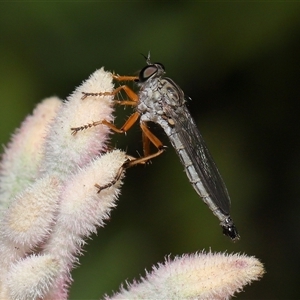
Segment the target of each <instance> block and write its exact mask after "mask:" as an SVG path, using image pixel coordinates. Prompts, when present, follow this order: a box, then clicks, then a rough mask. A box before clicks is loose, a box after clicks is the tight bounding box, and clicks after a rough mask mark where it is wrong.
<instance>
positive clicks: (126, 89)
mask: <svg viewBox="0 0 300 300" xmlns="http://www.w3.org/2000/svg"><path fill="white" fill-rule="evenodd" d="M119 77H120V76H119ZM124 77H126V78H127V77H132V78H136V77H133V76H123V77H120V78H124ZM121 90H123V91H124V92H125V93H126V95H127V96H128V98H129V100H124V101H119V100H115V103H117V104H120V105H132V106H136V105H137V104H138V100H139V97H138V95H137V94H136V93H135V92H134V91H133V90H132V89H130V88H129V87H128V86H127V85H122V86H119V87H118V88H116V89H115V90H113V91H112V92H100V93H84V92H83V94H84V95H83V96H82V98H81V99H82V100H83V99H85V98H87V97H89V96H115V95H116V94H118V93H119V92H120V91H121ZM138 118H139V113H138V112H135V113H133V114H132V115H131V116H130V117H129V118H128V120H127V121H126V122H125V124H124V125H123V126H122V127H121V128H120V129H119V128H117V127H116V126H115V125H114V124H112V123H110V122H108V121H106V120H101V121H96V122H93V123H89V124H85V125H82V126H79V127H72V128H71V130H72V135H75V134H76V133H77V132H78V131H81V130H85V129H88V128H91V127H94V126H98V125H100V124H104V125H106V126H108V127H109V128H110V129H112V130H113V131H115V132H118V133H124V132H126V131H127V130H129V129H130V128H131V127H132V125H133V124H134V123H135V122H136V121H137V119H138Z"/></svg>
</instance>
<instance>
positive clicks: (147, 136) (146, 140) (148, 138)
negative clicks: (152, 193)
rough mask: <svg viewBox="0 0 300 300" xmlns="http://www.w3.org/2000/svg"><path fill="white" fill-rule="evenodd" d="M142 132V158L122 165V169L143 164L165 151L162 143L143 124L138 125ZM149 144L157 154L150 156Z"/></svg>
mask: <svg viewBox="0 0 300 300" xmlns="http://www.w3.org/2000/svg"><path fill="white" fill-rule="evenodd" d="M140 126H141V129H142V132H143V150H144V157H140V158H136V159H134V160H130V161H128V162H126V163H125V164H124V168H129V167H132V166H134V165H137V164H144V163H146V162H147V161H149V160H151V159H152V158H154V157H157V156H159V155H161V154H162V153H163V152H164V151H165V146H164V145H163V143H162V142H161V141H160V140H159V139H158V138H157V137H156V136H155V135H154V134H153V133H152V132H151V131H150V130H149V129H148V127H147V125H146V124H145V123H144V122H141V124H140ZM150 142H151V143H152V144H153V145H154V146H155V147H156V148H157V149H158V151H157V152H155V153H153V154H150Z"/></svg>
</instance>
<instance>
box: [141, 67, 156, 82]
mask: <svg viewBox="0 0 300 300" xmlns="http://www.w3.org/2000/svg"><path fill="white" fill-rule="evenodd" d="M157 71H158V68H157V67H156V66H155V65H149V66H146V67H145V68H143V69H142V70H141V71H140V74H139V82H145V81H147V80H148V79H149V78H150V77H152V76H153V75H154V74H156V73H157Z"/></svg>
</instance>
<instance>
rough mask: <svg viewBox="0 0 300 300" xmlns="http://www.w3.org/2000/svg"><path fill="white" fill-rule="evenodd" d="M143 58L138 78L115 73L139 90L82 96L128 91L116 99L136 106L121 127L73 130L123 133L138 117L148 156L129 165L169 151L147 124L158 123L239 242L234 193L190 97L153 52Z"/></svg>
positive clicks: (198, 187) (197, 186)
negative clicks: (193, 112) (152, 57)
mask: <svg viewBox="0 0 300 300" xmlns="http://www.w3.org/2000/svg"><path fill="white" fill-rule="evenodd" d="M145 58H146V63H147V66H145V67H144V68H143V69H142V70H141V71H140V73H139V76H138V77H135V76H119V75H113V77H114V79H116V80H119V81H123V80H132V81H135V82H137V84H138V86H139V92H138V94H135V93H134V92H133V91H132V90H131V89H130V88H129V87H128V86H126V85H123V86H120V87H118V88H117V89H115V90H114V91H113V92H112V93H109V92H102V93H83V94H84V96H83V97H82V98H83V99H84V98H86V97H88V96H100V95H116V94H117V93H119V92H120V90H124V91H125V93H126V94H127V96H128V97H129V98H130V100H124V101H116V102H117V103H119V104H121V105H132V106H135V112H134V113H133V114H132V115H131V116H130V117H129V118H128V119H127V121H126V122H125V124H124V125H123V126H122V127H121V128H120V129H118V128H116V127H115V126H114V125H113V124H111V123H109V122H107V121H106V120H102V121H98V122H93V123H92V124H88V125H84V126H81V127H76V128H72V130H73V133H76V132H77V131H79V130H82V129H86V128H88V127H91V126H96V125H99V124H105V125H107V126H109V127H110V128H111V129H112V130H114V131H115V132H119V133H124V132H126V131H127V130H129V129H130V128H131V126H132V125H133V124H134V123H135V122H136V121H137V120H138V119H139V118H140V127H141V129H142V133H143V150H144V155H145V156H144V157H141V158H137V159H135V160H131V161H130V162H129V163H128V166H132V165H135V164H138V163H144V162H145V161H148V160H149V159H152V158H153V157H156V156H158V155H160V154H161V153H162V152H163V151H164V150H165V147H164V145H163V144H162V142H161V141H160V140H159V139H158V138H157V137H156V136H155V135H154V134H153V133H152V132H151V131H150V130H149V128H148V127H147V123H148V122H154V123H156V124H159V125H160V126H161V127H162V128H163V130H164V132H165V133H166V135H167V136H168V138H169V140H170V142H171V144H172V146H173V147H174V149H175V151H176V153H177V154H178V156H179V158H180V160H181V163H182V164H183V166H184V169H185V172H186V174H187V177H188V179H189V181H190V183H191V184H192V186H193V188H194V189H195V190H196V192H197V193H198V195H199V196H200V197H201V198H202V199H203V201H204V202H205V203H206V204H207V205H208V207H209V208H210V209H211V211H212V212H213V214H214V215H215V216H217V218H218V219H219V220H220V225H221V226H222V228H223V234H224V235H227V236H229V237H230V238H231V239H232V240H233V241H236V240H238V239H239V238H240V236H239V234H238V231H237V229H236V227H235V225H234V223H233V220H232V219H231V217H230V197H229V194H228V191H227V188H226V186H225V184H224V182H223V179H222V177H221V175H220V173H219V171H218V169H217V166H216V164H215V162H214V160H213V158H212V156H211V154H210V152H209V150H208V148H207V147H206V144H205V142H204V140H203V138H202V135H201V134H200V132H199V130H198V128H197V126H196V124H195V121H194V120H193V118H192V117H191V115H190V112H189V111H188V109H187V107H186V100H187V99H186V97H185V95H184V93H183V91H182V89H181V88H180V87H179V86H178V85H177V84H176V83H175V82H174V81H173V80H172V79H170V78H168V77H164V75H165V68H164V66H163V65H162V64H161V63H151V61H150V53H149V54H148V57H145ZM150 142H151V143H152V144H153V145H154V146H155V147H156V148H157V149H158V151H157V152H156V153H154V154H150Z"/></svg>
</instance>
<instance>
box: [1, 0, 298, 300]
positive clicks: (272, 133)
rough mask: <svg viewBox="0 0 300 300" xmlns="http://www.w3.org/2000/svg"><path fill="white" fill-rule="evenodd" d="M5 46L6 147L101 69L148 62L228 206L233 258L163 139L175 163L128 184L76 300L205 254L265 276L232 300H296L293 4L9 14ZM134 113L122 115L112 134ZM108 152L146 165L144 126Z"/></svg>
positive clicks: (80, 274) (93, 7)
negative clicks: (31, 119)
mask: <svg viewBox="0 0 300 300" xmlns="http://www.w3.org/2000/svg"><path fill="white" fill-rule="evenodd" d="M0 33H1V34H0V59H1V63H0V76H1V78H0V87H1V98H2V99H1V109H0V114H1V116H0V142H1V144H6V143H7V142H8V140H9V137H10V135H11V133H12V132H13V131H14V129H15V128H16V127H17V126H19V124H20V122H21V121H22V120H23V119H24V117H25V116H26V115H27V114H29V113H31V111H32V109H33V108H34V106H35V105H36V104H37V103H38V102H39V101H40V100H41V99H43V98H45V97H48V96H52V95H57V96H59V97H61V98H63V99H64V98H66V97H67V96H68V94H69V93H71V92H72V91H73V90H74V88H75V87H76V86H78V85H79V84H80V83H81V82H82V81H83V80H84V79H86V78H87V77H88V76H89V75H90V74H91V73H92V72H93V71H94V70H96V69H97V68H100V67H101V66H105V68H106V69H107V70H111V71H113V70H114V71H115V72H117V73H119V74H122V75H132V74H134V73H135V72H136V71H138V70H139V69H141V68H142V67H143V66H144V65H145V61H144V59H143V57H142V56H141V55H140V53H144V54H147V52H148V50H151V53H152V60H153V61H159V62H162V63H163V64H164V65H165V67H166V70H167V75H168V76H170V77H171V78H173V79H174V80H175V81H176V82H177V83H178V84H179V85H180V86H181V88H182V89H183V90H184V91H185V93H186V94H187V95H188V96H190V97H191V98H192V99H193V100H192V101H191V102H190V103H189V109H190V111H191V114H192V115H193V117H194V118H195V120H196V122H197V124H198V126H199V128H200V131H201V133H202V135H203V136H204V138H205V140H206V143H207V145H208V147H209V148H210V150H211V152H212V155H213V157H214V159H215V161H216V163H217V165H218V167H219V169H220V172H221V174H222V176H223V178H224V181H225V182H226V184H227V187H228V190H229V192H230V195H231V199H232V217H233V218H234V221H235V223H236V224H237V227H238V229H239V232H240V234H241V240H240V241H239V242H238V243H235V244H233V243H231V241H230V240H229V239H228V238H226V237H224V236H223V235H222V233H221V228H220V227H219V225H218V220H217V219H216V218H215V217H214V216H213V215H212V213H211V212H210V210H209V209H208V208H207V207H206V206H205V205H204V204H203V202H202V201H201V200H200V199H199V198H198V196H197V194H196V193H195V192H194V190H193V189H192V187H191V185H190V184H189V182H188V180H187V178H186V176H185V174H184V172H183V167H182V166H181V164H180V161H179V159H178V158H177V156H176V154H175V152H174V150H173V149H172V147H171V145H170V144H169V142H168V141H167V140H166V138H165V137H164V136H163V134H161V131H160V130H159V129H156V130H155V132H157V134H158V135H159V136H160V137H161V138H162V140H163V142H164V143H165V144H166V145H168V146H169V148H168V151H167V152H166V153H164V154H163V155H162V156H160V157H159V158H157V159H155V160H153V161H152V164H150V165H148V166H138V167H135V168H132V169H129V170H128V171H127V176H126V178H125V184H124V186H123V188H122V195H121V196H120V198H119V205H118V207H117V208H116V209H115V210H114V211H113V212H112V215H111V219H110V221H109V222H108V224H107V226H106V227H105V228H104V229H103V228H102V229H100V230H99V231H98V235H97V236H96V235H95V236H93V237H92V240H89V241H88V245H87V246H86V247H85V250H86V253H85V256H84V257H81V258H80V263H81V265H80V267H79V268H77V269H75V270H74V271H73V277H74V283H73V285H72V288H71V292H70V299H97V298H99V297H100V296H101V295H103V294H104V293H108V294H111V291H112V290H114V291H116V290H117V289H118V287H119V285H120V283H121V282H124V281H125V280H129V281H131V280H132V279H133V278H138V276H139V274H142V275H144V274H145V272H144V270H145V268H147V270H150V268H151V266H152V265H153V264H155V263H157V262H161V261H163V259H164V256H165V255H167V254H169V253H171V254H172V255H180V254H183V253H191V252H195V251H201V250H202V249H206V250H209V249H211V250H212V251H225V250H227V251H228V252H233V251H234V252H242V253H246V254H248V255H254V256H256V257H257V258H259V259H260V260H261V261H262V262H263V263H264V264H265V267H266V270H267V273H266V275H265V276H264V277H263V279H262V280H261V281H260V282H255V283H254V284H253V285H251V286H249V287H246V288H245V292H244V293H241V294H238V297H237V299H293V298H294V299H296V298H299V291H300V288H299V267H300V259H299V246H300V222H299V211H300V201H299V200H300V196H299V179H300V174H299V168H300V153H299V150H300V144H299V141H298V140H299V134H300V120H299V111H300V110H299V104H298V101H299V99H300V87H299V82H300V81H299V80H300V76H299V71H300V68H299V66H300V55H299V53H300V4H299V3H296V2H293V3H287V2H276V3H275V2H274V3H271V2H264V3H253V2H252V3H251V2H248V3H238V2H213V3H212V2H200V1H199V2H198V1H169V2H168V1H164V2H162V1H123V2H121V1H103V2H102V1H99V2H88V1H87V2H76V1H74V2H71V1H69V2H52V3H47V2H38V1H35V2H26V3H25V2H24V3H22V2H18V3H16V2H15V3H13V2H12V3H9V2H7V3H3V2H2V3H1V4H0ZM130 112H131V110H130V108H127V109H126V110H125V111H124V109H118V111H117V116H118V117H117V119H116V124H118V125H121V124H122V123H123V122H124V120H125V119H126V116H128V115H129V114H130ZM113 145H116V146H118V147H119V148H121V149H128V152H129V153H130V154H132V155H136V151H139V152H141V135H140V130H139V128H138V126H136V127H135V128H134V129H132V130H131V131H130V132H129V133H128V134H127V136H122V135H115V136H114V137H113ZM297 278H298V279H297Z"/></svg>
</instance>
